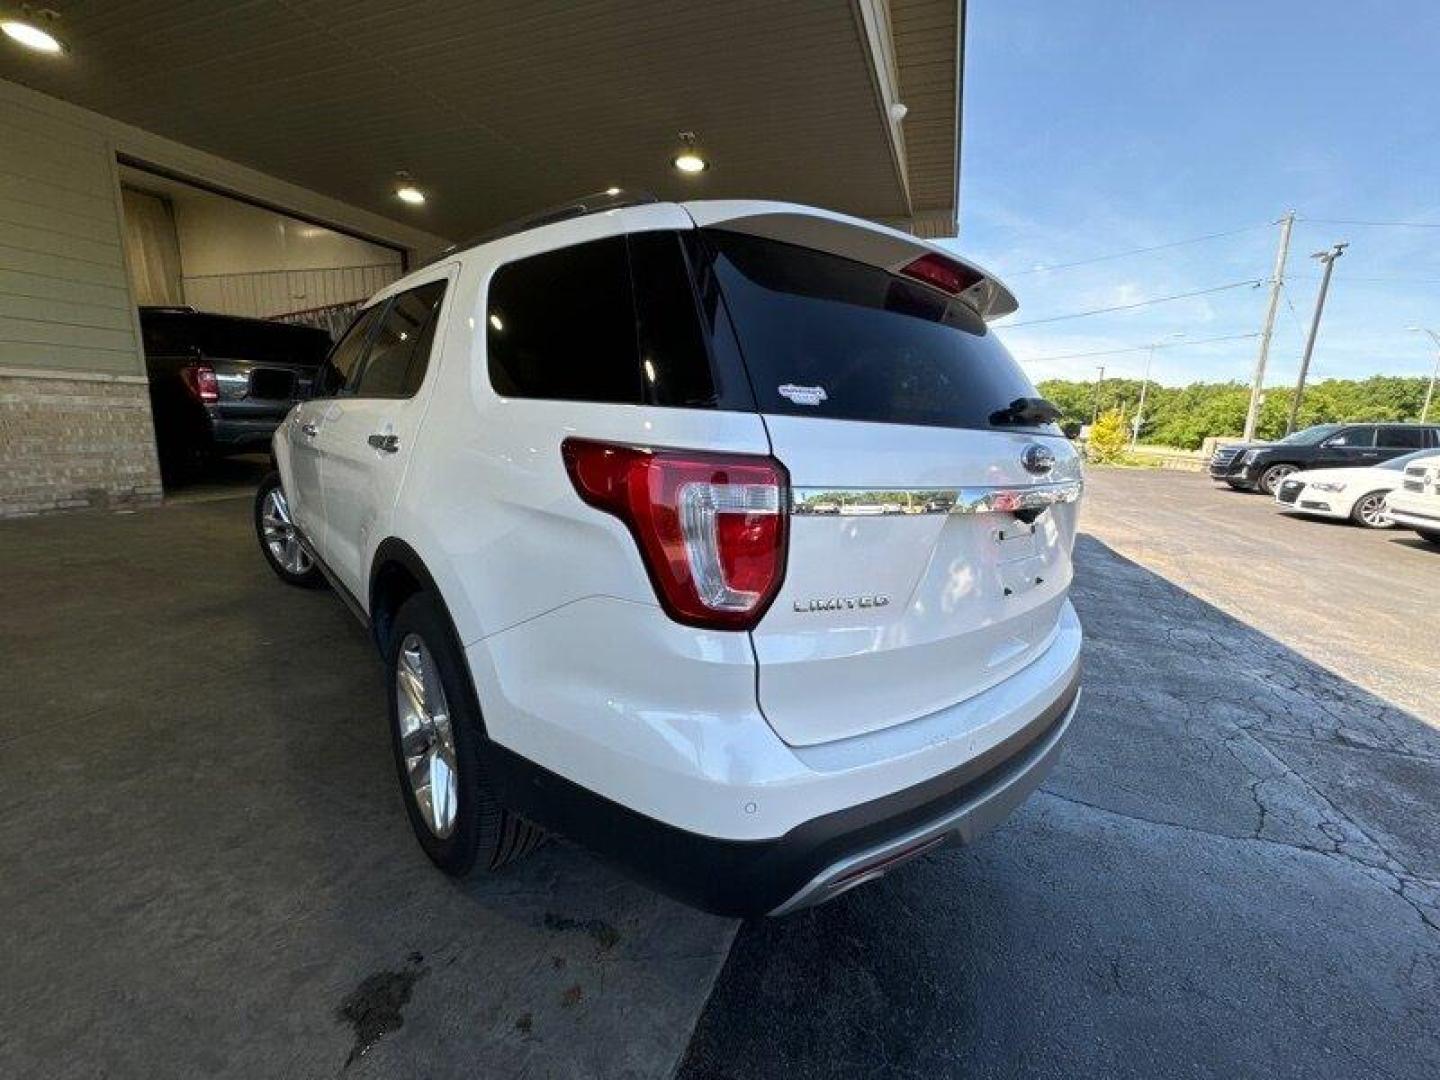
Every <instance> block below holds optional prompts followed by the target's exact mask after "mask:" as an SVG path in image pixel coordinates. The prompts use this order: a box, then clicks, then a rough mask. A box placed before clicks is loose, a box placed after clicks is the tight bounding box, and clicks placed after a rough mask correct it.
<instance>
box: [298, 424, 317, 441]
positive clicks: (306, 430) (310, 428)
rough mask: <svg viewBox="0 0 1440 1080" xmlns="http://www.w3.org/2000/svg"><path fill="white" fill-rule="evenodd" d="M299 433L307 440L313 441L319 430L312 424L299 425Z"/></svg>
mask: <svg viewBox="0 0 1440 1080" xmlns="http://www.w3.org/2000/svg"><path fill="white" fill-rule="evenodd" d="M300 431H301V433H302V434H303V435H304V436H305V437H306V438H307V439H313V438H314V437H315V436H316V435H319V434H320V429H319V428H318V427H316V426H315V425H314V424H301V425H300Z"/></svg>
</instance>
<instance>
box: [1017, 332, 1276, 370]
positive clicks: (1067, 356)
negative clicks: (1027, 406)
mask: <svg viewBox="0 0 1440 1080" xmlns="http://www.w3.org/2000/svg"><path fill="white" fill-rule="evenodd" d="M1259 336H1260V335H1259V334H1258V333H1257V334H1227V335H1226V336H1224V337H1212V338H1199V339H1198V340H1195V341H1177V342H1175V344H1173V345H1136V346H1134V347H1133V348H1129V349H1100V350H1098V351H1096V352H1077V353H1058V354H1056V355H1055V356H1030V357H1026V359H1025V361H1024V362H1025V363H1027V364H1033V363H1039V362H1040V361H1043V360H1080V359H1083V358H1084V357H1087V356H1119V355H1120V354H1121V353H1135V352H1146V351H1147V350H1149V349H1152V348H1154V349H1186V348H1189V347H1190V346H1192V345H1210V344H1213V343H1215V342H1217V341H1246V340H1249V339H1251V338H1257V337H1259Z"/></svg>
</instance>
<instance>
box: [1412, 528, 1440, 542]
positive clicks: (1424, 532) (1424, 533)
mask: <svg viewBox="0 0 1440 1080" xmlns="http://www.w3.org/2000/svg"><path fill="white" fill-rule="evenodd" d="M1415 531H1416V532H1417V533H1419V534H1420V539H1421V540H1426V541H1429V542H1430V543H1432V544H1440V532H1436V531H1435V530H1434V529H1416V530H1415Z"/></svg>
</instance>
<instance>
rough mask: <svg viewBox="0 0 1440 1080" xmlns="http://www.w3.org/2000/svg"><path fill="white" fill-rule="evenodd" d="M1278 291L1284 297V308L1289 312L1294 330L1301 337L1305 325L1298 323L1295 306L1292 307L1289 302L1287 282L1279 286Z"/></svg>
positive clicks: (1297, 313) (1288, 285)
mask: <svg viewBox="0 0 1440 1080" xmlns="http://www.w3.org/2000/svg"><path fill="white" fill-rule="evenodd" d="M1280 289H1281V295H1282V296H1284V298H1285V307H1286V308H1287V309H1288V310H1289V312H1290V318H1292V319H1294V320H1295V329H1296V330H1299V331H1300V333H1301V335H1302V336H1303V335H1304V333H1305V324H1304V323H1302V322H1301V321H1300V313H1299V312H1298V311H1296V310H1295V305H1294V303H1292V302H1291V300H1290V284H1289V282H1286V283H1284V284H1282V285H1281V286H1280Z"/></svg>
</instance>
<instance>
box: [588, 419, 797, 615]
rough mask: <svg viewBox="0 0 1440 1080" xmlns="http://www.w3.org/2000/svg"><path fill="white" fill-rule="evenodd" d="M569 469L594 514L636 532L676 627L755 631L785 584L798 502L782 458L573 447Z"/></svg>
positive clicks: (609, 446)
mask: <svg viewBox="0 0 1440 1080" xmlns="http://www.w3.org/2000/svg"><path fill="white" fill-rule="evenodd" d="M561 453H562V455H563V456H564V458H565V468H566V469H567V470H568V471H569V473H570V480H571V482H572V483H573V484H574V485H575V490H576V492H578V493H579V495H580V497H581V498H582V499H584V500H585V501H586V502H587V503H589V504H590V505H591V506H594V507H596V508H598V509H600V510H604V511H605V512H606V513H610V514H614V515H615V516H616V517H617V518H619V519H620V520H621V521H623V522H624V523H625V524H626V526H628V527H629V529H630V532H631V534H632V535H633V536H634V537H635V542H636V544H638V545H639V547H640V555H641V558H642V559H643V561H644V563H645V569H646V570H647V571H648V572H649V574H650V580H651V582H653V584H654V586H655V592H656V595H657V596H658V597H659V599H660V603H661V605H662V606H663V607H664V608H665V610H666V611H667V612H668V613H669V614H670V616H671V618H673V619H676V620H677V621H679V622H682V623H687V624H689V625H690V626H704V627H709V628H711V629H716V630H749V629H750V628H751V627H753V626H754V625H755V624H756V623H757V622H759V621H760V617H761V616H762V615H764V614H765V610H766V609H767V608H768V607H769V606H770V602H771V601H772V600H774V599H775V594H776V593H777V592H779V590H780V582H781V580H782V579H783V578H784V576H785V552H786V547H787V541H788V534H787V530H788V525H789V517H788V515H787V514H786V513H785V512H784V507H785V499H786V497H787V495H788V492H789V477H788V476H787V475H786V473H785V467H784V466H783V465H781V464H780V463H779V462H778V461H776V460H774V459H773V458H767V457H752V456H748V455H739V454H707V453H691V452H689V451H684V450H652V449H648V448H645V447H637V446H617V445H615V444H614V443H602V442H592V441H590V440H589V439H566V440H565V442H564V443H563V444H562V446H561Z"/></svg>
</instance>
